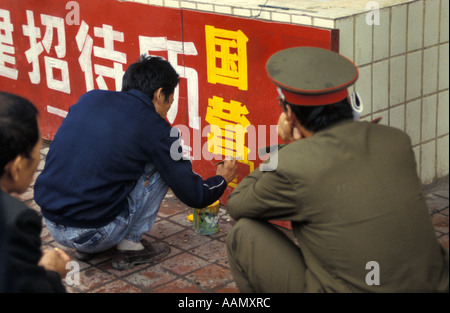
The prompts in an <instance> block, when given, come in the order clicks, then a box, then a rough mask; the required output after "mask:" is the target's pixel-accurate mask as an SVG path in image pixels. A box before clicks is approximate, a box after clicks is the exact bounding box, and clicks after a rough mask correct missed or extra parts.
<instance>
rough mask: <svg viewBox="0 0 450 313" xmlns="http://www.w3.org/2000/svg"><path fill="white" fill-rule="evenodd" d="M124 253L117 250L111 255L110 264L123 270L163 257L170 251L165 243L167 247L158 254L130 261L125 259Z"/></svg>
mask: <svg viewBox="0 0 450 313" xmlns="http://www.w3.org/2000/svg"><path fill="white" fill-rule="evenodd" d="M144 246H146V245H144ZM147 250H148V249H147ZM125 253H127V252H125ZM125 253H124V252H119V251H118V252H117V253H116V255H115V256H114V257H113V260H112V266H113V268H114V269H116V270H119V271H123V270H126V269H129V268H132V267H134V266H136V265H139V264H145V263H153V262H156V261H158V260H160V259H162V258H164V257H165V256H166V255H168V254H169V253H170V247H169V245H167V247H166V248H165V249H164V250H163V251H161V252H160V253H158V254H155V255H154V256H151V257H149V258H145V259H139V260H135V261H131V262H130V261H127V260H126V256H124V254H125ZM128 253H129V252H128Z"/></svg>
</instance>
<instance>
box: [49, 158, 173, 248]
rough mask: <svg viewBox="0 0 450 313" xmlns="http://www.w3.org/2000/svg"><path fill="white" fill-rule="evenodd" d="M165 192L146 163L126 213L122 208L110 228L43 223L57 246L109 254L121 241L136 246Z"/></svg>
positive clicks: (129, 197)
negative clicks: (127, 241)
mask: <svg viewBox="0 0 450 313" xmlns="http://www.w3.org/2000/svg"><path fill="white" fill-rule="evenodd" d="M146 180H148V185H147V186H146V183H145V182H146ZM167 190H168V186H167V184H166V183H165V182H164V181H163V180H162V178H161V175H160V174H159V172H157V171H156V169H155V167H154V166H153V164H152V163H149V164H147V165H146V167H145V170H144V174H143V175H142V176H141V177H140V178H139V179H138V181H137V182H136V185H135V187H134V189H133V190H132V191H131V192H130V194H129V195H128V198H127V200H128V210H127V208H124V209H123V210H122V212H121V213H120V214H119V215H118V216H117V217H116V218H115V219H114V220H113V221H112V222H110V223H109V224H107V225H105V226H103V227H101V228H75V227H67V226H64V225H59V224H56V223H54V222H52V221H49V220H47V219H45V223H46V225H47V228H48V230H49V232H50V234H51V235H52V237H53V238H54V239H55V240H56V241H57V242H58V243H60V244H61V245H63V246H66V247H69V248H73V249H76V250H78V251H81V252H85V253H96V252H101V251H105V250H108V249H110V248H112V247H114V246H115V245H116V244H118V243H119V242H120V241H121V240H122V239H124V238H125V239H128V240H130V241H133V242H139V241H140V240H141V237H142V235H143V234H144V233H146V232H148V231H149V230H150V229H151V228H152V226H153V223H154V222H155V219H156V216H157V215H158V211H159V207H160V205H161V202H162V200H163V199H164V196H165V195H166V193H167Z"/></svg>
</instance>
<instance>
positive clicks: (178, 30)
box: [0, 0, 337, 202]
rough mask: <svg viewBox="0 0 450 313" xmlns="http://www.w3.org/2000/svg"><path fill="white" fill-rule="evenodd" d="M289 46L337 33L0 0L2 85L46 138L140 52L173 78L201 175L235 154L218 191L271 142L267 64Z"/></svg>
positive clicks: (181, 124)
mask: <svg viewBox="0 0 450 313" xmlns="http://www.w3.org/2000/svg"><path fill="white" fill-rule="evenodd" d="M294 46H316V47H322V48H326V49H332V50H335V51H336V50H337V32H336V31H330V30H324V29H317V28H312V27H305V26H299V25H289V24H282V23H271V22H263V21H259V20H254V19H245V18H236V17H230V16H223V15H217V14H209V13H202V12H197V11H190V10H184V9H173V8H164V7H155V6H149V5H144V4H137V3H131V2H118V1H113V0H96V1H89V0H78V1H61V0H15V1H10V0H0V90H2V91H8V92H12V93H15V94H18V95H21V96H24V97H26V98H28V99H30V100H31V101H32V102H33V103H35V104H36V106H37V107H38V109H39V110H40V123H41V129H42V135H43V137H44V138H46V139H49V140H51V139H52V138H53V136H54V135H55V133H56V131H57V129H58V127H59V126H60V124H61V122H62V119H63V118H64V117H65V116H66V114H67V112H68V109H69V107H70V106H71V105H72V104H74V103H75V102H76V101H77V100H78V98H79V97H80V96H81V95H82V94H83V93H85V92H87V91H89V90H92V89H108V90H117V91H120V89H121V82H122V76H123V73H124V72H125V70H126V69H127V67H128V66H129V65H130V64H131V63H133V62H135V61H136V60H137V59H138V58H139V55H140V54H143V53H147V54H149V55H158V56H162V57H164V58H165V59H167V60H168V61H169V62H171V64H172V65H173V66H174V68H175V69H176V70H177V72H178V73H179V74H180V77H181V81H180V85H179V88H177V90H176V94H175V100H174V103H173V105H172V108H171V110H170V111H169V114H168V120H169V122H170V123H171V124H172V125H173V126H175V127H177V128H178V129H180V130H181V133H182V139H183V145H184V148H185V149H184V151H185V154H186V156H189V157H190V158H191V159H192V160H193V166H194V170H195V171H196V172H197V173H199V174H201V175H202V176H204V177H207V176H212V175H214V174H215V170H216V169H215V166H214V163H216V162H218V161H219V160H222V159H223V158H224V157H226V156H232V157H237V158H238V159H240V161H239V173H238V178H237V179H236V181H235V182H234V183H233V184H231V186H230V187H229V188H228V190H227V192H226V193H225V195H224V197H223V198H222V202H226V196H227V195H228V193H229V192H230V191H232V189H233V187H234V186H236V184H237V183H239V181H240V180H241V179H242V178H243V177H245V176H246V175H248V174H249V173H250V172H251V171H252V170H253V169H254V168H257V167H258V166H259V165H260V163H261V162H262V159H264V158H262V159H261V158H260V156H259V155H258V153H257V150H258V149H259V148H261V147H265V146H268V145H271V144H276V143H278V140H279V138H278V136H277V134H276V125H277V121H278V116H279V114H280V112H281V111H280V109H279V107H278V105H277V99H276V98H277V91H276V88H275V86H274V85H273V84H272V83H271V82H270V81H269V79H268V78H267V74H266V70H265V64H266V61H267V59H268V58H269V57H270V56H271V55H272V54H273V53H275V52H277V51H279V50H281V49H284V48H288V47H294Z"/></svg>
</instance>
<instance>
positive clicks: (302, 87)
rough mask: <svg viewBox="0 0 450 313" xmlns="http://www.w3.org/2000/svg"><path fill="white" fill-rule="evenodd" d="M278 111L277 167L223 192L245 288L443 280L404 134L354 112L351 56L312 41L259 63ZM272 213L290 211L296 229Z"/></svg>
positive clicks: (239, 280)
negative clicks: (289, 232) (282, 226)
mask: <svg viewBox="0 0 450 313" xmlns="http://www.w3.org/2000/svg"><path fill="white" fill-rule="evenodd" d="M266 68H267V72H268V75H269V78H270V79H271V81H272V82H273V83H274V84H275V85H276V86H277V87H278V90H279V93H280V105H281V106H282V108H283V112H282V113H281V115H280V118H279V122H278V129H279V130H278V131H279V135H280V137H281V138H282V139H283V140H284V141H285V142H289V143H287V144H285V145H283V146H282V147H280V149H279V150H278V151H277V152H276V153H277V157H278V165H277V166H276V168H274V169H273V170H266V171H263V170H261V167H260V168H259V169H257V170H255V171H254V172H253V173H251V174H250V175H249V176H248V177H246V178H245V179H243V180H242V182H241V183H240V184H239V185H238V186H237V188H236V189H235V190H234V192H233V193H232V194H231V195H230V196H229V201H228V209H229V213H230V214H231V216H232V217H233V218H234V219H235V220H236V221H237V222H236V224H235V226H234V227H233V228H232V230H231V231H230V233H229V235H228V237H227V252H228V257H229V263H230V268H231V271H232V274H233V277H234V279H235V282H236V284H237V286H238V288H239V289H240V291H241V292H448V290H449V283H448V281H449V263H448V250H447V249H445V248H444V247H442V246H441V245H440V244H439V243H438V241H437V239H436V236H435V233H434V229H433V226H432V224H431V219H430V216H429V213H428V209H427V205H426V203H425V200H424V197H423V195H422V193H421V189H420V180H419V177H418V175H417V172H416V163H415V158H414V153H413V150H412V147H411V141H410V138H409V137H408V135H407V134H405V133H404V132H402V131H400V130H399V129H395V128H391V127H388V126H384V125H378V124H376V123H370V122H363V121H357V120H355V119H354V111H353V110H352V106H351V104H350V102H351V101H350V100H349V98H350V97H349V95H348V91H347V88H348V87H350V86H351V85H352V84H353V83H354V82H355V81H356V79H357V77H358V70H357V68H356V66H355V65H354V64H353V63H352V62H351V61H350V60H348V59H346V58H344V57H343V56H341V55H339V54H338V53H335V52H332V51H329V50H326V49H321V48H314V47H296V48H290V49H286V50H282V51H279V52H277V53H275V54H274V55H273V56H271V57H270V58H269V60H268V62H267V65H266ZM270 220H285V221H290V222H291V224H292V228H293V235H294V236H295V241H293V240H291V239H289V238H288V236H286V235H285V234H284V233H283V232H282V231H280V230H279V229H277V228H276V227H275V226H273V224H271V223H270V222H269V221H270Z"/></svg>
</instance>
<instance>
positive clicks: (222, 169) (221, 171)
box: [216, 160, 237, 183]
mask: <svg viewBox="0 0 450 313" xmlns="http://www.w3.org/2000/svg"><path fill="white" fill-rule="evenodd" d="M216 175H220V176H223V178H225V180H226V181H227V183H230V182H231V181H232V180H233V179H234V178H235V177H236V175H237V161H236V160H225V161H224V162H223V163H222V164H219V165H218V166H217V171H216Z"/></svg>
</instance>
